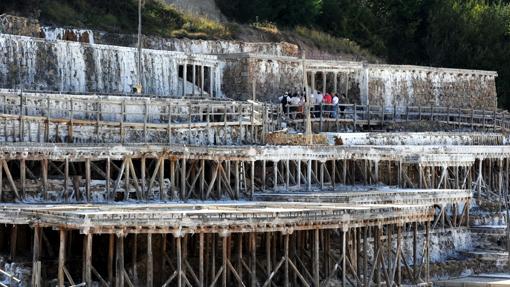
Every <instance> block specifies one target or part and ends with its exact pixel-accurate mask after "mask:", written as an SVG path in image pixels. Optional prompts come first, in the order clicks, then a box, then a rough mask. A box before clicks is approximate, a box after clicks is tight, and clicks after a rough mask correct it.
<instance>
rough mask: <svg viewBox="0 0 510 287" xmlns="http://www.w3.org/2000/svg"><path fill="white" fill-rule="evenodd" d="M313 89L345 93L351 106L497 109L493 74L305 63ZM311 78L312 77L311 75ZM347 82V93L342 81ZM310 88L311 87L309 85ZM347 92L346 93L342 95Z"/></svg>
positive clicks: (328, 62) (337, 62)
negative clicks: (324, 82) (313, 82)
mask: <svg viewBox="0 0 510 287" xmlns="http://www.w3.org/2000/svg"><path fill="white" fill-rule="evenodd" d="M307 71H308V73H309V78H310V79H311V78H312V77H315V88H316V90H318V91H322V90H323V87H324V84H323V78H324V75H325V76H326V87H327V89H326V91H334V84H333V80H334V79H335V76H336V79H337V81H336V84H337V91H341V93H347V94H348V98H349V102H350V103H360V104H370V105H377V106H385V107H393V106H407V105H416V106H418V105H421V106H431V105H433V106H445V107H447V106H450V107H456V108H467V109H470V108H479V109H481V108H485V109H493V108H495V107H496V106H497V92H496V81H495V80H496V77H497V73H496V72H491V71H479V70H462V69H445V68H431V67H422V66H399V65H375V64H363V63H361V62H357V63H356V62H344V61H322V62H321V61H307ZM310 74H311V75H310ZM346 78H347V79H348V83H349V84H348V86H347V89H346V85H345V79H346ZM310 85H311V84H310ZM346 90H347V91H348V92H345V91H346Z"/></svg>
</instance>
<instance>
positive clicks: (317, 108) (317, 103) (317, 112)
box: [312, 92, 323, 118]
mask: <svg viewBox="0 0 510 287" xmlns="http://www.w3.org/2000/svg"><path fill="white" fill-rule="evenodd" d="M322 98H323V96H322V93H321V92H318V93H317V94H316V95H315V97H314V98H313V99H314V101H313V102H312V104H314V116H315V117H316V118H318V117H320V116H321V104H322Z"/></svg>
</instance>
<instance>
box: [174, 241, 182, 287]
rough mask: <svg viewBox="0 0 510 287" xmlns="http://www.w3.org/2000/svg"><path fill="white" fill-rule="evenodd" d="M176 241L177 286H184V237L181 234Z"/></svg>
mask: <svg viewBox="0 0 510 287" xmlns="http://www.w3.org/2000/svg"><path fill="white" fill-rule="evenodd" d="M175 241H176V246H175V248H176V253H177V273H178V275H177V286H178V287H182V286H183V272H182V269H183V268H182V238H181V237H180V236H178V237H176V238H175Z"/></svg>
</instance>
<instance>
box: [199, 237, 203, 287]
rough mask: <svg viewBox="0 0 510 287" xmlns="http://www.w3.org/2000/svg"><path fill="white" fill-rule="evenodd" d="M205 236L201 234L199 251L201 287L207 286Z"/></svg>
mask: <svg viewBox="0 0 510 287" xmlns="http://www.w3.org/2000/svg"><path fill="white" fill-rule="evenodd" d="M204 237H205V234H204V233H200V234H199V250H198V281H199V282H200V287H204V286H205V282H204V274H205V273H204V245H205V238H204Z"/></svg>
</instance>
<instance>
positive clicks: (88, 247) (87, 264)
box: [83, 233, 92, 286]
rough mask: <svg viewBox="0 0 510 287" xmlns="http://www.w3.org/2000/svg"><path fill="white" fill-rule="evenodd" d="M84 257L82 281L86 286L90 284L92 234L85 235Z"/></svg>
mask: <svg viewBox="0 0 510 287" xmlns="http://www.w3.org/2000/svg"><path fill="white" fill-rule="evenodd" d="M84 239H85V258H84V259H83V264H84V265H85V266H84V269H85V278H84V280H83V281H84V282H85V283H86V284H87V286H92V273H91V272H92V234H91V233H88V234H86V235H85V238H84Z"/></svg>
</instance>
